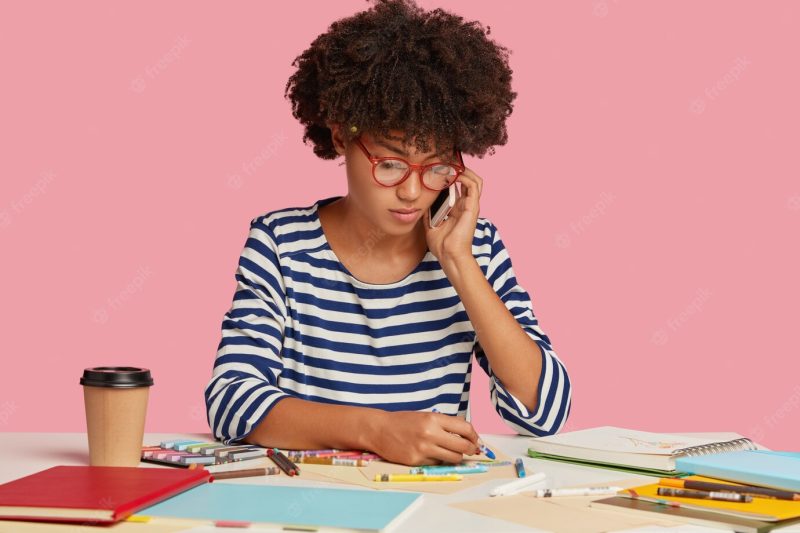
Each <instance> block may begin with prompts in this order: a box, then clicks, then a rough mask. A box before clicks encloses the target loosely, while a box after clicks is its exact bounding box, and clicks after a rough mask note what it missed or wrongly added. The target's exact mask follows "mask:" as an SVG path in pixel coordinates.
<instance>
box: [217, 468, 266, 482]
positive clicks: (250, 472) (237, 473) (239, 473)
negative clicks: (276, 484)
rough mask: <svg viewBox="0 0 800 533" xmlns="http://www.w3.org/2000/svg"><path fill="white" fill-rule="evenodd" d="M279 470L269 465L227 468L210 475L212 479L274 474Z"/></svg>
mask: <svg viewBox="0 0 800 533" xmlns="http://www.w3.org/2000/svg"><path fill="white" fill-rule="evenodd" d="M279 472H280V470H278V468H277V467H274V466H271V467H269V468H248V469H245V470H229V471H228V472H216V473H212V474H211V477H212V478H214V479H231V478H237V477H253V476H274V475H276V474H278V473H279Z"/></svg>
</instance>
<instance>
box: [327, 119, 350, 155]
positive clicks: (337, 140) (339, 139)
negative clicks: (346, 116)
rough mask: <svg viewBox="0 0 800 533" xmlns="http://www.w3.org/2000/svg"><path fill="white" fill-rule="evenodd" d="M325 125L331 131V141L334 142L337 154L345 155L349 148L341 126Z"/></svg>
mask: <svg viewBox="0 0 800 533" xmlns="http://www.w3.org/2000/svg"><path fill="white" fill-rule="evenodd" d="M325 125H326V126H328V128H329V129H330V130H331V140H332V141H333V148H334V150H336V153H337V154H339V155H345V152H346V150H347V146H346V144H345V140H344V137H343V136H342V126H341V124H336V123H333V122H326V123H325Z"/></svg>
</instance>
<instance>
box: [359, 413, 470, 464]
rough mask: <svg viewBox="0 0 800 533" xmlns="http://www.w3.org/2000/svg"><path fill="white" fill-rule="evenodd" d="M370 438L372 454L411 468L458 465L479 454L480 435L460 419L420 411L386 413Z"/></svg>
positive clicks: (382, 414)
mask: <svg viewBox="0 0 800 533" xmlns="http://www.w3.org/2000/svg"><path fill="white" fill-rule="evenodd" d="M375 430H376V431H375V432H374V436H373V437H372V438H371V439H370V440H371V441H372V444H371V446H370V448H371V450H370V451H372V452H374V453H377V454H378V455H380V456H381V457H383V458H384V459H386V460H387V461H391V462H393V463H400V464H404V465H410V466H418V465H432V464H439V463H451V464H458V463H460V462H461V461H463V459H464V455H475V454H478V453H480V449H479V448H478V433H477V432H476V431H475V428H473V427H472V424H470V423H469V422H467V421H466V420H464V419H463V418H460V417H457V416H450V415H444V414H441V413H430V412H420V411H397V412H392V411H384V412H382V413H381V416H380V421H379V423H378V424H376V426H375Z"/></svg>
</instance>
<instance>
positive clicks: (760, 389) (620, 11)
mask: <svg viewBox="0 0 800 533" xmlns="http://www.w3.org/2000/svg"><path fill="white" fill-rule="evenodd" d="M366 5H367V4H365V2H363V1H362V0H348V1H339V2H335V3H330V2H322V1H319V2H308V1H298V2H287V3H285V4H283V5H282V6H281V7H279V8H276V7H275V4H273V3H266V2H248V3H243V4H236V5H231V4H226V5H225V6H224V7H222V6H221V5H220V4H210V3H205V4H201V3H196V2H171V3H163V2H149V3H147V5H145V6H143V5H141V3H136V4H120V3H116V2H113V3H111V2H84V3H82V4H70V3H61V2H51V3H49V4H48V6H47V7H46V8H45V7H43V6H41V5H38V4H37V3H31V2H18V3H16V4H13V5H12V6H10V7H9V6H6V8H5V9H4V10H3V11H4V15H3V16H2V17H0V64H2V80H3V81H2V95H3V96H2V99H0V106H2V107H1V108H0V117H2V119H0V122H2V126H0V135H2V137H0V146H2V148H1V149H0V150H2V154H1V156H0V172H1V174H2V180H0V246H2V250H3V252H2V254H3V258H4V260H3V261H2V276H0V284H1V285H0V294H2V295H3V299H2V303H1V304H0V308H1V309H2V327H3V340H4V346H3V362H4V366H5V368H4V371H3V372H2V378H0V379H2V387H0V430H3V431H82V430H83V429H84V420H83V418H84V415H83V406H82V396H81V389H80V386H79V385H78V378H79V375H80V373H81V371H82V369H83V368H84V367H87V366H92V365H100V364H131V365H143V366H147V367H150V368H151V369H152V371H153V375H154V377H155V380H156V386H155V387H154V388H153V389H152V396H151V405H150V410H149V419H148V422H147V429H148V431H165V432H166V431H204V430H207V426H206V422H205V415H204V411H203V397H202V391H203V387H204V386H205V384H206V381H207V380H208V378H209V376H210V372H211V367H212V363H213V359H214V354H215V349H216V344H217V342H218V340H219V327H220V322H221V319H222V315H223V314H224V313H225V311H226V310H227V308H228V306H229V305H230V301H231V297H232V295H233V290H234V280H233V273H234V269H235V266H236V261H237V259H238V255H239V252H240V251H241V248H242V246H243V244H244V240H245V237H246V234H247V229H248V224H249V221H250V219H251V218H252V217H254V216H256V215H258V214H260V213H264V212H266V211H269V210H272V209H276V208H281V207H287V206H293V205H294V206H296V205H308V204H310V203H312V202H313V201H314V200H316V199H318V198H322V197H325V196H329V195H335V194H341V193H343V192H344V190H345V181H344V174H343V169H342V168H341V167H338V166H337V164H336V163H335V162H330V161H328V162H324V161H321V160H318V159H316V158H315V157H314V155H313V153H312V152H311V149H310V148H309V147H308V146H304V145H303V144H302V142H301V133H302V131H301V128H300V126H299V125H298V124H296V123H295V122H294V119H293V118H292V116H291V113H290V108H289V105H288V102H287V101H285V100H284V99H283V89H284V84H285V82H286V79H287V77H288V76H289V75H290V73H291V70H292V69H291V67H290V64H291V62H292V60H293V59H294V57H295V56H296V55H297V54H299V53H300V52H301V51H302V50H303V49H304V48H305V47H306V46H307V45H308V44H309V43H310V42H311V40H312V39H313V38H314V37H315V36H316V35H318V34H319V33H320V32H322V31H324V30H325V29H326V28H327V25H328V24H329V23H330V22H331V21H333V20H334V19H336V18H339V17H342V16H345V15H348V14H351V13H353V12H355V11H357V10H359V9H362V8H364V7H365V6H366ZM422 5H423V6H424V7H426V8H432V7H436V6H442V7H445V8H452V9H454V10H456V11H457V12H459V13H461V14H463V15H464V16H465V17H467V18H470V19H475V18H477V19H479V20H481V21H482V22H484V23H485V24H488V25H490V26H491V28H492V35H493V36H494V37H496V38H497V39H498V40H499V41H500V42H501V43H503V44H505V45H507V46H508V47H510V48H511V49H512V50H513V51H514V53H513V55H512V58H511V60H512V67H513V68H514V71H515V88H516V90H517V91H518V92H519V97H518V100H517V102H516V108H515V111H514V114H513V115H512V117H511V119H510V123H509V134H510V142H509V144H508V145H507V146H504V147H500V148H499V149H498V152H497V154H496V155H495V156H493V157H487V158H485V159H483V160H480V159H475V158H472V159H468V160H467V164H468V165H469V166H471V167H472V168H473V169H474V170H475V171H476V172H477V173H478V174H479V175H481V176H482V177H483V178H484V179H485V189H484V193H483V199H482V214H483V215H484V216H488V217H490V218H491V219H492V220H493V221H494V222H495V223H496V224H497V225H498V227H499V228H500V230H501V233H502V235H503V237H504V239H505V241H506V245H507V246H508V247H509V250H510V252H511V256H512V258H513V259H514V262H515V265H516V269H517V272H518V277H519V279H520V280H521V282H522V283H523V285H524V286H525V287H526V288H528V290H529V291H530V293H531V295H532V298H533V302H534V309H535V311H536V313H537V315H538V316H539V318H540V321H541V324H542V327H543V328H544V329H545V331H546V332H547V333H548V334H549V335H550V336H551V338H552V340H553V342H554V346H555V348H556V351H557V352H558V353H559V354H560V355H561V357H562V359H563V360H564V361H565V363H566V364H567V366H568V368H569V370H570V371H571V375H572V380H573V384H574V403H573V409H572V417H571V419H570V420H569V423H568V428H571V429H577V428H583V427H588V426H594V425H604V424H613V425H622V426H629V427H634V428H641V429H645V430H654V431H673V430H674V431H678V430H684V431H703V430H707V431H716V430H731V431H738V432H740V433H744V434H746V435H750V436H753V437H755V438H757V439H759V440H761V441H762V442H763V443H765V444H766V445H768V446H772V447H776V448H780V447H783V448H791V447H794V448H795V449H798V448H800V446H798V441H797V430H796V428H797V427H798V425H799V424H800V377H798V364H797V362H796V359H797V356H798V341H797V336H796V335H797V327H798V326H797V321H798V302H799V301H800V286H799V285H800V284H799V283H798V278H797V274H798V271H800V253H798V241H799V240H800V239H798V231H799V230H800V159H798V157H797V154H798V141H799V140H800V130H798V123H800V104H798V98H797V95H798V94H800V81H799V79H798V70H797V67H798V63H797V50H800V33H798V31H797V28H798V26H800V4H798V3H795V2H789V1H785V2H768V3H762V2H750V3H744V2H723V1H717V2H661V3H655V2H634V1H631V0H606V1H603V0H585V1H576V2H540V3H536V4H535V5H531V4H529V3H522V2H509V1H503V2H491V3H485V2H479V1H470V2H465V1H460V0H459V1H456V0H447V1H444V0H443V1H436V0H423V2H422ZM476 382H477V384H476V386H475V387H474V388H475V390H476V392H477V394H476V395H475V396H474V400H473V401H474V404H475V405H474V407H473V409H474V416H475V420H476V424H477V426H478V429H479V430H481V431H484V432H497V431H503V430H504V427H503V425H502V422H501V421H500V420H499V419H498V418H497V417H496V416H495V415H494V413H493V412H492V411H491V410H490V407H489V402H488V398H487V391H486V379H485V378H484V377H483V376H482V375H479V376H478V378H477V379H476Z"/></svg>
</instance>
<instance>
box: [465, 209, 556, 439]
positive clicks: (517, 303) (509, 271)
mask: <svg viewBox="0 0 800 533" xmlns="http://www.w3.org/2000/svg"><path fill="white" fill-rule="evenodd" d="M486 231H487V232H488V235H486V238H487V240H490V241H491V254H490V260H489V263H488V266H487V267H486V269H485V272H484V274H485V275H486V279H487V280H488V281H489V283H490V284H491V286H492V288H493V289H494V291H495V292H496V293H497V295H498V296H499V297H500V299H501V300H502V301H503V303H504V304H505V306H506V308H507V309H508V310H509V311H510V312H511V314H512V315H513V316H514V318H515V319H516V320H517V322H518V323H519V325H520V327H521V328H522V329H523V330H524V331H525V333H527V334H528V336H529V337H530V338H531V339H533V340H534V341H535V342H536V344H537V345H538V346H539V348H540V349H541V352H542V355H541V357H542V373H541V375H540V377H539V382H538V387H539V394H538V397H537V401H536V406H535V409H534V410H533V411H529V410H528V409H527V408H526V407H525V405H524V404H523V403H522V402H520V401H519V400H518V399H517V398H515V397H514V396H513V395H512V394H511V393H510V392H508V390H506V388H505V387H504V386H503V383H502V382H501V381H500V379H499V378H498V377H497V376H495V375H494V373H493V372H492V368H491V365H490V364H489V360H488V358H487V357H486V353H485V352H484V350H483V348H482V347H481V345H480V342H479V340H477V339H476V343H475V358H476V360H477V362H478V364H479V365H480V367H481V368H483V370H484V371H485V372H486V373H487V374H488V376H489V383H490V395H491V401H492V404H493V405H494V407H495V409H496V410H497V412H498V414H499V415H500V416H501V418H502V419H503V420H504V421H505V422H506V424H508V426H510V427H511V428H513V429H514V430H515V431H516V432H517V433H519V434H521V435H531V436H535V437H542V436H545V435H552V434H555V433H557V432H558V431H559V430H560V429H561V427H562V426H563V425H564V422H566V420H567V417H568V416H569V410H570V405H571V399H572V391H571V387H570V380H569V375H568V374H567V370H566V368H565V367H564V364H563V363H562V362H561V361H560V360H559V358H558V356H557V355H556V353H555V351H553V347H552V345H551V343H550V339H549V338H548V337H547V335H545V333H544V332H543V331H542V329H541V328H540V327H539V321H538V320H537V318H536V316H535V315H534V314H533V307H532V304H531V300H530V297H529V296H528V293H527V292H526V291H525V289H523V288H522V287H521V286H520V285H519V283H517V278H516V276H515V275H514V269H513V268H512V265H511V258H510V257H509V255H508V252H507V251H506V248H505V246H504V245H503V241H502V240H501V238H500V234H499V232H498V230H497V228H496V227H495V226H494V225H493V224H491V223H489V224H488V226H487V228H486Z"/></svg>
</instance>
